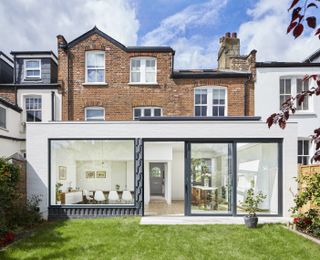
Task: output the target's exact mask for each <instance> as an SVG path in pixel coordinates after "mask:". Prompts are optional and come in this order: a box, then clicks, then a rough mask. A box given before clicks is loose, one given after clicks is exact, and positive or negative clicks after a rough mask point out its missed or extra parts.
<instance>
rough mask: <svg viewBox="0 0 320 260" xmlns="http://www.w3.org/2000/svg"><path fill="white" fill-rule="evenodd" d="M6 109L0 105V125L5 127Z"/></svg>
mask: <svg viewBox="0 0 320 260" xmlns="http://www.w3.org/2000/svg"><path fill="white" fill-rule="evenodd" d="M6 112H7V110H6V109H5V108H4V107H0V127H1V128H6V127H7V115H6Z"/></svg>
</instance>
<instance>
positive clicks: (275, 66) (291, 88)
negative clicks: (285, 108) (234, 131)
mask: <svg viewBox="0 0 320 260" xmlns="http://www.w3.org/2000/svg"><path fill="white" fill-rule="evenodd" d="M256 70H257V78H256V84H255V113H256V115H259V116H261V117H262V120H266V119H267V118H268V117H269V116H270V115H271V114H272V113H274V112H277V111H279V109H280V106H281V104H282V103H283V102H284V101H285V100H287V99H288V98H290V96H295V95H296V94H297V93H299V92H301V91H305V90H308V89H311V88H312V87H314V86H316V82H315V81H314V80H312V79H310V80H308V81H304V80H303V79H304V77H305V76H306V75H313V74H317V75H318V74H319V73H320V50H318V51H316V52H315V53H314V54H312V55H311V56H310V57H308V58H307V59H306V60H304V61H302V62H257V64H256ZM266 104H267V105H266ZM290 121H291V122H297V123H298V141H297V147H298V154H297V162H298V164H310V163H311V158H312V155H313V153H314V151H315V147H314V145H313V144H312V143H311V142H310V135H311V134H312V133H313V131H314V130H315V129H317V128H319V126H320V99H319V97H317V96H312V97H306V99H305V100H304V102H303V104H302V105H301V106H299V105H298V104H296V113H295V114H294V115H292V116H290Z"/></svg>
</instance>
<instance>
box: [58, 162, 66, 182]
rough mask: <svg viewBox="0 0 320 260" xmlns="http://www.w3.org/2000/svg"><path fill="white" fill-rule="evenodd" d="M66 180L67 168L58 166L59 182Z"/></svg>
mask: <svg viewBox="0 0 320 260" xmlns="http://www.w3.org/2000/svg"><path fill="white" fill-rule="evenodd" d="M66 179H67V167H65V166H59V180H60V181H63V180H66Z"/></svg>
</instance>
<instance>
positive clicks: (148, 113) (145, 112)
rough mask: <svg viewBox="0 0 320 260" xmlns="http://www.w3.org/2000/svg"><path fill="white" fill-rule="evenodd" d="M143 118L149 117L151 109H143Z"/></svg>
mask: <svg viewBox="0 0 320 260" xmlns="http://www.w3.org/2000/svg"><path fill="white" fill-rule="evenodd" d="M143 116H151V109H150V108H145V109H144V115H143Z"/></svg>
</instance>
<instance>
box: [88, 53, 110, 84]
mask: <svg viewBox="0 0 320 260" xmlns="http://www.w3.org/2000/svg"><path fill="white" fill-rule="evenodd" d="M91 53H97V54H103V60H104V62H103V67H99V68H95V69H100V70H103V81H96V82H91V81H88V68H87V64H88V62H87V61H88V55H89V54H91ZM85 83H86V84H106V55H105V52H104V51H86V53H85Z"/></svg>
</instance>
